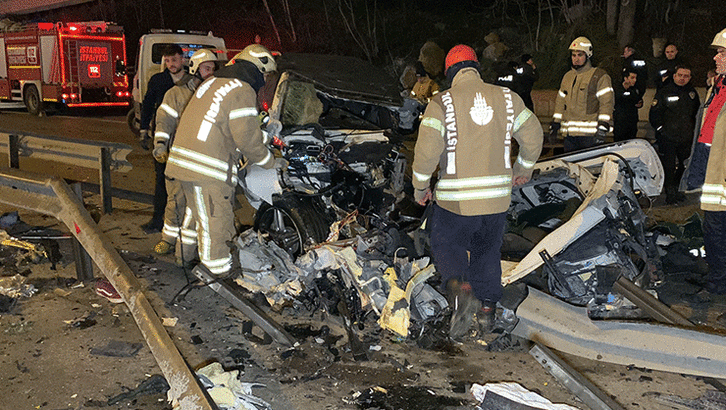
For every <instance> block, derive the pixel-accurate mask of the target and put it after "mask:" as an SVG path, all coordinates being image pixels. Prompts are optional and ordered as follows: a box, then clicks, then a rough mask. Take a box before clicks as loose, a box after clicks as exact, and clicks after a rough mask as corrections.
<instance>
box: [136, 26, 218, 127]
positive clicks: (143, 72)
mask: <svg viewBox="0 0 726 410" xmlns="http://www.w3.org/2000/svg"><path fill="white" fill-rule="evenodd" d="M170 44H178V45H179V46H180V47H181V48H182V50H183V51H184V64H185V65H187V64H188V62H189V57H191V55H192V54H194V52H195V51H197V50H198V49H200V48H209V49H213V50H218V51H219V53H220V54H219V56H218V57H219V58H220V60H224V59H226V58H227V54H226V48H225V44H224V39H222V38H220V37H215V36H214V35H212V32H211V31H210V32H209V33H206V34H205V33H203V32H198V31H183V30H177V31H172V30H152V31H151V33H150V34H145V35H143V36H141V39H139V54H138V55H137V58H136V73H135V75H134V83H133V91H132V94H133V97H134V102H133V105H132V107H131V110H130V111H129V113H128V115H127V116H126V119H127V121H128V124H129V128H130V129H131V132H133V133H134V134H135V135H137V136H138V135H139V123H140V121H141V102H142V101H143V100H144V95H146V87H147V86H148V84H149V79H150V78H151V76H152V75H154V74H156V73H159V72H161V71H162V70H163V69H164V68H163V67H162V64H161V63H162V55H161V54H162V53H163V50H164V47H166V46H168V45H170Z"/></svg>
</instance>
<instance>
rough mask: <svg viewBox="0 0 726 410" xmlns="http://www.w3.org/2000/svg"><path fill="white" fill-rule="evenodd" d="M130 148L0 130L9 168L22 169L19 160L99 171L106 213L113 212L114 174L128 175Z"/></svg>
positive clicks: (99, 142) (114, 143)
mask: <svg viewBox="0 0 726 410" xmlns="http://www.w3.org/2000/svg"><path fill="white" fill-rule="evenodd" d="M131 150H132V148H131V146H129V145H127V144H121V143H117V142H104V141H89V140H82V139H72V138H63V137H53V136H43V135H35V134H30V133H24V132H15V131H5V130H0V152H2V153H5V154H7V155H8V158H9V166H10V168H15V169H19V168H20V157H30V158H34V159H40V160H45V161H53V162H60V163H64V164H69V165H74V166H80V167H83V168H92V169H98V170H99V181H100V192H101V200H102V203H103V212H104V213H107V214H108V213H111V211H112V210H113V205H112V202H111V198H112V194H111V171H116V172H129V171H130V170H131V168H132V165H131V163H130V162H129V161H127V160H126V156H127V155H128V154H129V153H130V152H131Z"/></svg>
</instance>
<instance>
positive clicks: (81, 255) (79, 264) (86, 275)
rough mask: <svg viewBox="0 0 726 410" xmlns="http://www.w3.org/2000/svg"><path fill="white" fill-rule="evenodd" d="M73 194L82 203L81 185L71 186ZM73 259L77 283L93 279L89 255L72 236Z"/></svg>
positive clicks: (91, 262)
mask: <svg viewBox="0 0 726 410" xmlns="http://www.w3.org/2000/svg"><path fill="white" fill-rule="evenodd" d="M71 188H72V189H73V192H75V194H76V195H78V198H79V199H80V200H81V203H83V191H81V183H80V182H76V183H74V184H72V185H71ZM71 243H72V246H73V259H75V261H76V277H77V278H78V280H79V281H81V282H85V281H87V280H91V279H93V261H92V260H91V255H89V254H88V252H86V249H85V248H84V247H83V246H82V245H81V243H80V242H78V238H76V237H75V236H73V240H72V242H71Z"/></svg>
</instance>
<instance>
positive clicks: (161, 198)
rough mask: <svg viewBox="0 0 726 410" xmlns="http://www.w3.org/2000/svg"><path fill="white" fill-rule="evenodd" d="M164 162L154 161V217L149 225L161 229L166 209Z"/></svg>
mask: <svg viewBox="0 0 726 410" xmlns="http://www.w3.org/2000/svg"><path fill="white" fill-rule="evenodd" d="M164 171H166V162H164V163H161V162H159V161H156V160H154V173H155V174H156V181H155V182H154V215H153V216H152V217H151V225H153V226H157V227H159V228H161V227H162V226H164V210H165V209H166V178H165V177H164Z"/></svg>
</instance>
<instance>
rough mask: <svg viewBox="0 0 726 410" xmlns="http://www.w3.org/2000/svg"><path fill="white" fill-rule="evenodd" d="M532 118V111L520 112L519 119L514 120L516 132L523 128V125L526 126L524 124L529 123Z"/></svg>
mask: <svg viewBox="0 0 726 410" xmlns="http://www.w3.org/2000/svg"><path fill="white" fill-rule="evenodd" d="M531 116H532V111H530V110H523V111H522V112H520V113H519V115H518V116H517V118H516V119H515V120H514V131H515V132H516V131H517V130H518V129H519V127H521V126H522V124H524V122H525V121H527V120H528V119H529V117H531Z"/></svg>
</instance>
